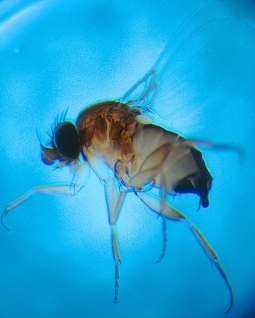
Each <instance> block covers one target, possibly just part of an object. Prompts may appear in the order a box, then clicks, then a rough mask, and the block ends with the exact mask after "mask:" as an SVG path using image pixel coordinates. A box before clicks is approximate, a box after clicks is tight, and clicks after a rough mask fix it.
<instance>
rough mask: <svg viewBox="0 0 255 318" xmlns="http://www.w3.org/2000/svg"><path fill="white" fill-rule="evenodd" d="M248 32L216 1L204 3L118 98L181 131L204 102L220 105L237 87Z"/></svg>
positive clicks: (243, 71) (243, 67)
mask: <svg viewBox="0 0 255 318" xmlns="http://www.w3.org/2000/svg"><path fill="white" fill-rule="evenodd" d="M247 32H248V33H249V32H251V33H253V34H252V35H250V36H253V37H254V31H253V30H252V28H251V27H250V26H249V25H248V24H246V23H245V22H244V21H243V20H242V19H241V18H240V17H237V16H235V15H234V14H233V13H232V12H230V10H229V8H226V7H223V6H222V5H221V1H213V2H210V3H209V4H207V5H204V6H203V7H201V8H199V9H198V10H197V11H196V12H195V13H194V14H192V15H191V16H190V17H189V18H188V19H187V20H186V21H185V22H184V24H183V25H182V26H181V28H180V29H179V30H178V32H177V33H176V34H175V36H173V38H172V40H171V41H170V42H169V43H168V44H167V45H166V47H165V49H164V51H163V52H162V54H161V55H160V57H159V59H158V60H157V62H156V63H155V65H154V66H153V67H152V68H151V69H150V70H149V71H148V72H147V73H146V74H145V75H144V77H142V78H141V79H140V80H139V81H138V82H136V83H135V85H133V86H132V87H131V88H130V89H129V90H128V91H127V92H126V93H125V94H124V95H123V97H122V99H121V100H122V101H124V102H127V103H129V105H130V106H134V107H138V108H140V109H141V111H142V112H151V113H152V114H153V113H154V115H155V117H156V118H157V120H158V121H160V123H162V124H164V125H166V126H169V125H171V126H173V127H175V129H177V130H180V131H182V133H184V132H185V133H186V131H185V129H186V130H187V131H189V129H190V127H191V125H194V122H196V120H197V118H199V114H201V113H202V112H204V111H205V110H204V108H205V107H207V108H208V111H210V110H209V109H211V111H212V110H213V107H214V105H216V104H219V103H221V107H224V105H223V104H222V101H223V100H224V101H229V100H230V99H231V98H233V92H235V93H237V92H238V91H240V89H241V85H242V83H244V82H245V81H244V78H245V77H246V76H247V69H249V67H248V65H249V64H248V63H250V61H244V60H243V54H244V52H243V50H244V46H243V45H242V43H240V39H242V37H243V36H244V34H245V33H247ZM211 106H212V107H211ZM210 107H211V108H210ZM184 126H185V127H184Z"/></svg>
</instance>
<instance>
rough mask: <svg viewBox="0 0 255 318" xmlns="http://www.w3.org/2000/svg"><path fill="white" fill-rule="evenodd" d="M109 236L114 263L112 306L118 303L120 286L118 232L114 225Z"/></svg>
mask: <svg viewBox="0 0 255 318" xmlns="http://www.w3.org/2000/svg"><path fill="white" fill-rule="evenodd" d="M111 235H112V252H113V258H114V263H115V291H114V299H113V302H114V304H116V303H117V301H118V295H119V286H120V284H119V283H120V249H119V240H118V232H117V228H116V226H115V225H111Z"/></svg>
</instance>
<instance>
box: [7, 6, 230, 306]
mask: <svg viewBox="0 0 255 318" xmlns="http://www.w3.org/2000/svg"><path fill="white" fill-rule="evenodd" d="M202 9H203V8H202ZM198 12H199V11H198ZM199 14H200V13H199ZM194 17H195V14H194V15H193V16H192V17H191V20H192V19H194ZM231 21H232V19H228V17H227V18H226V17H222V19H219V18H218V19H216V22H217V23H213V22H215V21H213V19H212V20H209V22H208V21H205V23H204V24H202V25H203V26H204V27H206V28H207V32H208V37H209V39H213V38H214V37H215V36H216V35H217V34H218V33H219V27H220V30H223V29H224V28H225V27H226V26H228V25H229V24H230V22H231ZM186 24H187V23H186ZM215 26H217V29H215ZM184 29H185V27H184ZM200 32H201V26H199V27H197V28H196V29H195V30H193V31H192V32H190V33H189V34H188V35H186V34H185V32H184V39H182V38H181V37H179V34H177V36H176V38H175V39H174V40H173V41H172V42H171V43H170V45H169V47H170V48H171V50H166V51H165V52H163V53H162V55H161V57H160V58H159V60H158V61H157V62H156V64H155V65H154V67H153V68H151V70H150V71H149V72H148V73H146V74H145V75H144V77H142V78H141V79H140V80H139V81H138V82H137V83H136V84H135V85H134V86H132V87H131V89H129V90H128V91H127V92H126V94H124V95H123V96H122V98H120V99H116V100H114V101H113V100H105V101H102V102H98V103H95V104H92V105H90V106H87V107H85V108H84V109H83V110H82V111H81V112H80V114H79V115H78V118H77V120H76V123H74V122H72V121H69V120H66V118H62V120H61V121H60V122H59V123H57V124H56V127H55V128H54V130H53V133H52V136H51V139H50V141H49V142H48V143H47V144H43V143H41V149H42V153H41V154H42V161H43V162H44V163H45V164H47V165H56V166H57V167H59V166H65V165H72V166H73V168H74V169H73V179H72V181H71V182H70V183H69V184H66V183H60V184H52V185H46V186H35V187H33V188H31V189H30V190H29V191H28V192H27V193H25V194H24V195H22V196H21V197H19V198H18V199H16V200H14V201H13V202H11V203H10V204H9V205H7V207H6V209H5V211H4V213H3V215H2V224H3V226H4V227H5V228H6V229H7V230H10V228H9V227H8V226H7V225H6V223H5V218H6V215H7V213H8V212H9V211H10V210H12V209H13V208H14V207H16V206H18V205H19V204H20V203H22V202H23V201H25V200H26V199H28V198H29V197H30V196H31V195H32V194H34V193H38V192H42V193H48V194H57V195H59V194H64V195H75V194H77V193H78V192H79V191H80V189H81V188H83V187H85V186H86V183H87V181H88V175H89V171H90V169H91V168H92V170H93V171H94V172H95V174H96V175H97V176H98V178H99V179H100V180H101V181H102V183H103V185H104V191H105V197H106V206H107V212H108V221H109V224H110V227H111V243H112V250H113V258H114V262H115V294H114V302H115V303H116V302H117V299H118V293H119V270H120V269H119V266H120V252H119V244H118V231H117V220H118V217H119V214H120V210H121V207H122V205H123V202H124V198H125V196H126V194H127V193H128V192H133V193H134V194H135V195H137V197H138V198H139V199H141V200H142V202H144V204H145V205H146V206H147V207H148V208H149V209H150V210H152V211H153V212H155V213H157V214H158V215H159V216H160V217H162V220H163V242H164V244H163V250H162V253H161V256H160V257H159V259H158V261H160V260H161V259H162V258H163V256H164V254H165V250H166V220H167V219H169V220H172V221H186V223H187V224H188V225H189V227H190V229H191V231H192V233H193V234H194V235H195V237H196V238H197V240H198V242H199V244H200V245H201V247H202V248H203V250H204V251H205V253H206V254H207V256H208V257H209V258H210V260H211V261H212V262H213V263H214V264H215V266H216V268H217V269H218V271H219V273H220V275H221V276H222V277H223V279H224V281H225V283H226V285H227V288H228V290H229V293H230V302H229V306H228V308H227V310H226V312H229V311H230V309H231V307H232V304H233V289H232V286H231V283H230V280H229V278H228V276H227V274H226V272H225V270H224V269H223V266H222V265H221V263H220V261H219V258H218V256H217V254H216V252H215V251H214V250H213V248H212V247H211V246H210V244H209V243H208V241H207V240H206V239H205V238H204V236H203V234H202V233H201V232H200V231H199V230H198V228H197V227H196V226H195V225H194V224H193V223H192V222H191V221H190V220H189V219H188V218H187V217H186V216H185V215H184V214H183V213H181V212H180V211H178V210H177V209H175V208H174V207H172V206H171V205H170V204H169V200H168V196H169V195H176V194H179V193H193V194H196V195H197V196H199V206H202V207H204V208H206V207H208V205H209V198H208V193H209V191H210V189H211V186H212V176H211V174H210V172H209V170H208V169H207V166H206V164H205V161H204V159H203V157H202V153H201V151H200V150H198V149H197V148H196V145H197V143H198V140H190V139H185V138H183V137H181V136H180V135H178V134H176V133H174V132H172V131H170V130H167V129H165V128H163V127H161V126H160V125H157V124H156V123H155V122H154V119H153V117H151V115H152V114H153V105H154V103H155V101H156V100H157V98H158V92H159V88H160V84H161V83H164V80H166V79H167V78H168V77H169V76H171V70H172V69H171V63H172V61H174V60H176V56H177V53H178V52H180V51H185V45H188V44H191V45H193V43H196V40H197V39H199V40H200V37H199V35H200ZM179 40H180V41H181V40H183V42H181V43H180V44H179V46H177V48H176V49H175V50H172V48H173V46H174V43H175V41H177V42H178V41H179ZM184 44H185V45H184ZM200 49H201V48H198V49H197V51H196V52H195V54H194V55H193V56H195V55H196V54H197V53H198V52H199V51H200ZM169 52H170V55H169ZM177 62H178V60H177ZM176 64H177V65H182V64H181V63H176ZM177 84H178V83H177ZM163 106H164V105H163ZM169 120H170V119H169ZM199 142H200V143H201V142H202V141H199ZM202 143H203V144H205V145H208V146H215V145H213V144H212V143H208V142H202ZM216 146H217V145H216ZM220 148H222V145H221V146H220ZM223 148H224V146H223ZM225 148H227V149H229V148H230V147H229V146H227V145H226V146H225ZM155 189H156V191H154V190H155ZM155 192H156V193H157V194H155ZM158 261H157V262H158Z"/></svg>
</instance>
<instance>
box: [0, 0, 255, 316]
mask: <svg viewBox="0 0 255 318" xmlns="http://www.w3.org/2000/svg"><path fill="white" fill-rule="evenodd" d="M205 3H206V1H203V0H201V1H188V0H184V1H177V0H171V1H163V0H159V1H155V0H154V1H145V0H138V1H133V0H131V1H117V0H113V1H99V0H96V1H80V0H74V1H70V0H61V1H60V0H56V1H53V0H52V1H50V0H49V1H48V0H44V1H40V2H39V1H38V2H37V1H21V0H20V1H14V0H2V1H0V123H1V124H0V156H1V159H0V162H1V168H0V171H1V183H0V193H1V196H0V207H1V209H2V211H4V208H5V206H6V205H7V204H8V203H9V202H11V201H12V200H14V199H15V198H17V197H18V196H19V195H21V194H23V193H24V192H25V191H27V190H28V189H29V188H30V187H32V186H33V185H42V184H50V183H55V182H60V181H65V182H67V181H70V180H71V178H72V175H71V174H70V172H69V170H68V168H64V169H61V170H60V169H58V170H55V171H54V170H53V169H52V167H49V166H45V165H43V163H42V162H41V159H40V146H39V141H38V138H37V134H39V136H40V138H42V139H43V140H45V141H47V134H46V132H47V131H48V132H50V131H51V124H52V123H53V122H54V119H55V118H56V116H57V115H58V114H61V113H62V112H63V111H65V110H66V109H67V108H68V114H67V117H68V118H73V119H76V117H77V115H78V113H79V111H80V110H81V109H82V108H83V107H85V106H86V105H88V104H90V103H92V102H95V101H97V100H102V99H106V98H107V99H108V98H112V99H114V98H118V97H120V96H122V94H124V93H125V92H126V91H127V90H128V89H129V88H130V87H131V86H132V85H133V84H134V83H135V82H136V81H137V80H138V79H139V78H141V77H142V76H143V75H144V74H145V73H146V72H147V71H148V70H149V69H150V68H151V67H152V66H153V65H154V63H155V62H156V60H157V58H158V56H159V55H160V53H161V51H162V50H163V49H164V47H165V46H166V45H167V43H169V40H170V39H171V38H173V36H174V34H175V33H176V32H177V30H178V29H179V30H181V31H180V35H178V36H177V39H178V38H179V39H180V41H179V44H178V41H177V42H175V43H177V44H174V46H173V47H169V46H168V47H167V49H166V51H165V52H166V54H170V51H171V50H174V49H177V52H176V55H175V60H174V61H173V62H172V64H171V63H170V64H169V65H168V66H167V74H168V76H167V77H165V78H163V76H162V82H160V83H159V85H160V86H159V87H160V95H159V98H160V100H158V103H156V104H155V110H156V111H157V112H158V114H159V115H161V116H162V117H163V118H164V120H165V121H164V126H166V127H167V128H168V129H171V130H174V131H177V132H178V133H181V134H182V135H184V136H185V137H187V138H198V139H203V140H210V141H214V142H219V143H225V144H230V143H236V144H238V145H242V146H243V148H244V150H245V156H244V157H242V158H241V160H239V159H240V158H238V155H237V154H236V153H234V152H231V151H230V152H228V151H219V150H218V151H214V150H208V149H205V148H201V149H202V151H203V153H204V157H205V160H206V163H207V165H208V168H209V170H210V171H211V173H212V175H213V178H214V181H213V187H212V190H211V192H210V206H209V207H208V208H207V209H200V210H199V211H197V207H198V197H196V196H194V195H181V196H177V197H175V198H174V199H173V200H172V201H171V203H172V204H173V205H174V206H175V207H177V208H178V209H180V210H181V211H182V212H183V213H185V214H186V215H187V216H188V217H189V218H190V219H191V220H192V221H193V222H194V223H195V224H196V225H197V226H198V228H199V229H200V230H201V231H202V232H203V234H204V235H205V236H206V238H207V239H208V241H209V242H210V244H211V245H212V246H213V247H214V249H215V250H216V251H217V253H218V256H219V258H220V260H221V262H222V265H223V266H224V268H225V269H226V271H227V273H228V276H229V278H230V280H231V282H232V285H233V288H234V293H235V299H234V305H233V308H232V310H231V312H230V313H229V314H228V316H227V317H230V318H231V317H238V318H248V317H255V230H254V227H255V209H254V205H255V203H254V189H255V169H254V159H255V146H254V136H255V124H254V121H255V89H254V85H255V84H254V83H255V64H254V56H255V55H254V54H255V30H254V26H255V4H254V1H248V0H247V1H241V0H239V1H238V0H236V1H227V0H226V1H224V2H221V1H212V2H210V3H209V4H207V5H205ZM203 5H205V6H204V7H203V8H202V9H199V8H201V6H203ZM197 9H199V10H200V11H198V13H197V14H196V15H195V16H194V17H193V19H191V21H190V22H189V24H188V25H187V26H186V27H184V28H181V25H182V24H183V23H185V21H187V19H188V17H189V16H190V15H191V14H192V13H194V12H195V11H196V10H197ZM223 16H224V17H225V18H226V19H229V17H233V19H230V20H229V21H230V23H229V24H227V25H225V24H224V27H223V28H222V23H221V22H218V20H217V17H223ZM213 17H216V19H213ZM225 18H224V19H225ZM211 23H215V27H216V29H217V27H218V32H217V33H216V34H215V33H214V34H213V36H212V34H211V35H210V26H209V25H211ZM217 23H218V24H217ZM180 28H181V29H180ZM194 29H196V30H197V33H198V34H200V35H199V36H198V37H196V36H195V37H194V39H196V40H194V41H193V35H194V34H193V35H192V31H193V30H194ZM183 32H186V34H187V36H186V37H184V39H182V38H181V34H183ZM189 34H190V36H189ZM178 47H179V48H180V49H179V50H178ZM7 219H8V224H10V225H11V227H12V232H11V233H8V232H7V231H5V229H4V228H0V247H1V248H0V250H1V259H0V299H1V300H0V317H3V318H23V317H24V318H30V317H31V318H69V317H70V318H71V317H75V318H87V317H88V318H90V317H93V318H105V317H106V318H108V317H109V318H117V317H118V318H119V317H121V318H136V317H137V318H154V317H159V318H169V317H171V318H189V317H190V318H200V317H201V318H205V317H206V318H210V317H213V318H215V317H216V318H218V317H223V316H224V311H225V310H226V308H227V306H228V301H229V294H228V290H227V287H226V286H225V283H224V281H223V279H222V278H221V277H220V275H219V273H218V272H217V270H216V268H215V267H212V266H211V264H210V260H209V259H208V258H207V257H206V255H205V253H204V252H203V250H202V249H201V247H200V246H199V244H198V243H197V241H196V239H195V238H194V236H193V235H192V233H191V231H190V230H189V228H188V227H187V226H186V225H185V224H183V223H178V222H177V223H173V222H170V221H169V222H168V246H167V252H166V256H165V258H164V259H163V261H162V262H160V263H159V264H157V265H153V264H152V263H153V261H155V260H156V259H157V257H158V256H159V255H160V252H161V248H162V233H161V221H160V218H157V216H156V215H155V214H153V213H152V212H151V211H150V210H149V209H148V208H146V207H145V206H144V205H143V204H142V202H141V201H139V199H138V198H137V197H136V196H135V195H133V194H131V193H130V194H129V195H128V197H127V199H126V200H125V204H124V206H123V209H122V212H121V215H120V218H119V222H118V230H119V239H120V248H121V256H122V264H121V266H120V270H121V276H120V294H119V301H118V303H117V304H116V305H115V304H113V302H112V300H113V295H114V263H113V260H112V251H111V244H110V229H109V225H108V220H107V210H106V205H105V197H104V192H103V186H102V185H101V183H100V182H99V180H98V179H97V177H96V176H95V175H94V174H93V173H91V176H90V179H89V182H88V184H87V186H86V187H85V188H84V189H83V190H82V191H81V192H80V193H79V194H78V195H77V196H74V197H56V196H49V195H48V196H47V195H43V194H38V195H35V196H33V197H32V198H30V199H29V200H28V201H26V202H24V203H23V204H22V205H20V206H19V207H17V208H15V209H14V210H13V211H11V212H10V214H9V215H8V216H7Z"/></svg>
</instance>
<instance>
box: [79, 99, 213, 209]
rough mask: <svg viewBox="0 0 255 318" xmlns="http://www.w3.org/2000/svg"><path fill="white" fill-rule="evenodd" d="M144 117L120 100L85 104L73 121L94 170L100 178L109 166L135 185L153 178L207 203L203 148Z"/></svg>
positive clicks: (158, 183) (171, 189) (126, 182)
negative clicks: (94, 162)
mask: <svg viewBox="0 0 255 318" xmlns="http://www.w3.org/2000/svg"><path fill="white" fill-rule="evenodd" d="M141 118H142V119H141ZM141 121H142V122H141ZM144 121H145V120H144V119H143V117H141V112H140V111H139V110H138V109H134V108H131V107H129V106H128V104H124V103H121V102H118V101H104V102H101V103H96V104H93V105H92V106H90V107H88V108H86V109H84V110H83V111H82V112H81V113H80V115H79V116H78V119H77V123H76V126H77V131H78V135H79V140H80V144H81V147H82V152H83V153H84V155H85V157H86V158H87V159H88V161H89V162H90V164H91V166H92V167H93V170H94V171H95V172H96V174H97V175H98V176H99V177H100V179H102V180H104V179H105V178H106V177H105V176H103V175H102V172H103V171H105V169H102V166H105V167H107V168H109V169H110V170H111V171H112V173H113V174H114V175H115V176H116V177H117V178H118V180H119V182H120V183H121V185H122V186H123V187H127V188H128V189H131V190H134V191H142V190H143V188H144V187H146V186H147V187H148V185H150V184H151V187H154V186H155V187H157V188H160V189H161V188H162V189H164V191H165V192H167V193H169V194H176V193H196V194H198V195H199V196H200V202H201V204H202V206H203V207H207V206H208V204H209V200H208V191H209V190H210V188H211V182H212V177H211V175H210V173H209V171H208V169H207V168H206V165H205V163H204V160H203V158H202V154H201V152H200V151H199V150H197V149H196V148H195V147H193V146H190V144H188V142H185V139H183V138H182V137H180V136H179V135H177V134H175V133H173V132H171V131H168V130H165V129H164V128H162V127H159V126H156V125H153V124H150V123H149V124H146V123H144ZM93 158H97V159H95V160H97V164H96V165H93V160H94V159H93ZM98 158H100V161H101V165H98ZM99 167H100V168H99ZM169 171H171V173H169Z"/></svg>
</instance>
